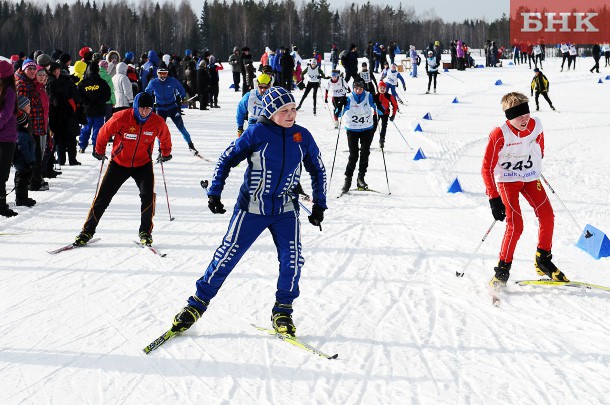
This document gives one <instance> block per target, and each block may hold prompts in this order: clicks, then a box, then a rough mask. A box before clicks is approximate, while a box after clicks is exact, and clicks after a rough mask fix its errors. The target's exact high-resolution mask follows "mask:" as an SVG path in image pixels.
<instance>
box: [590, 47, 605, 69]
mask: <svg viewBox="0 0 610 405" xmlns="http://www.w3.org/2000/svg"><path fill="white" fill-rule="evenodd" d="M592 53H593V60H594V61H595V65H593V67H592V68H591V69H590V70H589V71H590V72H591V73H593V71H594V70H595V71H597V73H599V59H600V58H601V57H602V48H601V47H600V46H599V44H595V45H593V49H592Z"/></svg>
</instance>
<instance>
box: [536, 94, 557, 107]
mask: <svg viewBox="0 0 610 405" xmlns="http://www.w3.org/2000/svg"><path fill="white" fill-rule="evenodd" d="M540 94H542V97H544V99H545V100H546V102H547V103H549V106H551V107H552V106H553V102H552V101H551V99H550V98H549V93H547V92H546V91H545V92H543V93H540V92H536V109H538V108H540V104H538V97H540Z"/></svg>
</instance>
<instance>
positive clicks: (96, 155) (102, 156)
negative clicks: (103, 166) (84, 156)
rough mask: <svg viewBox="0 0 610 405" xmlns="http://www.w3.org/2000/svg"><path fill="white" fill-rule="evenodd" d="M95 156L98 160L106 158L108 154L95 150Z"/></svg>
mask: <svg viewBox="0 0 610 405" xmlns="http://www.w3.org/2000/svg"><path fill="white" fill-rule="evenodd" d="M93 157H94V158H96V159H97V160H106V155H104V154H98V153H96V152H95V151H93Z"/></svg>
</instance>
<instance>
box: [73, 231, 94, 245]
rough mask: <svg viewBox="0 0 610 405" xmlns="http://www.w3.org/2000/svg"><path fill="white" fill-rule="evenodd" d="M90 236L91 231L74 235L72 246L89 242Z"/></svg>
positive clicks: (91, 234) (91, 235)
mask: <svg viewBox="0 0 610 405" xmlns="http://www.w3.org/2000/svg"><path fill="white" fill-rule="evenodd" d="M92 237H93V233H88V232H81V233H79V234H78V236H77V237H76V240H75V241H74V243H73V245H74V246H85V245H86V244H87V242H89V241H90V240H91V238H92Z"/></svg>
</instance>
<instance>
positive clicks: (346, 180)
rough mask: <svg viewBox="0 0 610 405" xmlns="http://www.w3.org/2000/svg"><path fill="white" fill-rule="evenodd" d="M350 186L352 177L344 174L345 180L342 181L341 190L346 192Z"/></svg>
mask: <svg viewBox="0 0 610 405" xmlns="http://www.w3.org/2000/svg"><path fill="white" fill-rule="evenodd" d="M351 186H352V178H351V177H350V176H345V182H344V183H343V188H342V189H341V192H342V193H347V192H348V191H349V188H350V187H351Z"/></svg>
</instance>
